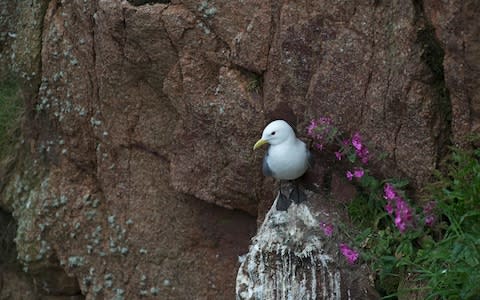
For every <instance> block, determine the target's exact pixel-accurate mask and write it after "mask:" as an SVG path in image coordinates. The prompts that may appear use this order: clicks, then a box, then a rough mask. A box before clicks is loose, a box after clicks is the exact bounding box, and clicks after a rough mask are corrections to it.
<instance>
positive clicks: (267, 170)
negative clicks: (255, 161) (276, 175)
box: [262, 152, 273, 176]
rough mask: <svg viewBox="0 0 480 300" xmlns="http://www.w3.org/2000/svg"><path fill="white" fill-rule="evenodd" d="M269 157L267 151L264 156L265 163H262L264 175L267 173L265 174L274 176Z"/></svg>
mask: <svg viewBox="0 0 480 300" xmlns="http://www.w3.org/2000/svg"><path fill="white" fill-rule="evenodd" d="M267 159H268V152H267V153H266V154H265V156H264V157H263V163H262V171H263V175H265V176H273V172H272V169H270V166H269V165H268V162H267Z"/></svg>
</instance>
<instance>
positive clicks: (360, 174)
mask: <svg viewBox="0 0 480 300" xmlns="http://www.w3.org/2000/svg"><path fill="white" fill-rule="evenodd" d="M364 174H365V171H364V170H363V169H361V168H356V169H355V171H353V176H354V177H357V178H362V177H363V175H364Z"/></svg>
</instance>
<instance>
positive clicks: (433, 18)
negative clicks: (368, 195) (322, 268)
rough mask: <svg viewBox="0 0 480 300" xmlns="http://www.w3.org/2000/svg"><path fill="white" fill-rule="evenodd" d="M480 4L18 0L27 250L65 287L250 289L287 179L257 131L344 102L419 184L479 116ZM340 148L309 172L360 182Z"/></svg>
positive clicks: (31, 262)
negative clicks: (268, 220)
mask: <svg viewBox="0 0 480 300" xmlns="http://www.w3.org/2000/svg"><path fill="white" fill-rule="evenodd" d="M477 6H478V5H475V1H449V2H448V3H447V2H436V1H427V0H426V1H413V2H411V1H370V0H368V1H367V0H364V1H357V2H351V1H330V0H322V1H316V2H315V1H314V2H299V1H253V0H251V1H250V0H245V1H241V2H236V1H227V0H224V1H223V0H219V1H210V0H208V1H193V0H172V1H163V0H162V1H133V0H132V1H120V0H111V1H106V0H92V1H82V0H72V1H57V0H55V1H47V0H43V1H27V2H25V1H24V2H22V3H21V4H18V5H17V2H15V1H10V0H9V1H2V2H1V3H0V31H1V32H0V42H1V43H0V65H1V66H2V67H1V69H0V80H4V79H5V78H7V77H10V78H13V79H15V80H19V81H21V82H22V83H23V85H22V86H23V92H24V93H23V94H24V97H25V103H26V106H27V107H26V113H25V122H24V125H23V132H24V134H23V137H22V141H23V142H22V144H21V146H20V148H21V149H22V150H21V151H19V153H18V160H17V164H16V165H13V166H12V165H11V164H10V167H9V168H8V171H5V170H3V169H2V170H1V172H0V174H4V176H3V175H2V176H1V177H2V178H0V181H1V184H0V189H1V191H0V192H1V194H0V206H1V207H2V209H3V210H5V211H7V212H9V213H12V215H13V217H14V218H15V220H16V222H17V228H18V230H17V234H16V246H17V252H18V257H19V261H20V262H21V263H22V264H23V265H24V267H25V270H26V271H27V272H28V273H27V274H28V276H33V279H34V280H33V281H32V282H37V283H38V282H41V279H42V276H43V274H46V272H47V271H48V270H55V272H51V273H50V274H53V275H52V276H51V278H48V280H45V282H46V284H47V287H48V289H49V290H52V291H53V290H57V291H59V290H58V288H59V287H61V286H67V287H70V288H69V289H67V291H60V292H58V293H59V294H60V293H63V295H66V296H68V293H74V292H75V293H76V292H78V291H80V292H81V293H82V294H83V295H85V297H86V298H87V299H101V298H105V299H111V298H114V297H117V298H118V299H122V298H124V299H136V298H139V297H151V298H161V299H232V298H233V297H234V296H235V274H236V270H237V268H238V262H237V256H238V255H240V254H243V253H245V252H246V251H247V246H248V243H249V239H250V238H251V237H252V236H253V235H254V231H255V227H256V220H258V221H259V222H261V220H263V219H264V218H265V214H266V212H267V211H268V210H269V209H270V207H271V202H272V199H273V198H274V194H275V193H274V185H273V181H272V180H271V179H264V178H263V176H262V175H261V172H260V164H261V156H262V155H261V153H255V154H254V153H252V151H251V147H252V145H253V143H254V142H255V141H256V140H257V139H258V137H259V136H260V133H261V130H262V128H263V127H264V125H265V124H266V123H267V122H268V121H269V120H271V119H275V118H284V119H287V120H288V121H291V122H292V123H294V124H296V125H297V128H298V130H299V133H300V135H303V133H304V129H303V128H304V126H305V125H306V124H307V123H308V121H309V120H310V119H312V118H317V117H319V116H321V115H322V116H329V117H332V119H333V120H334V121H335V122H336V123H337V124H338V125H339V126H340V128H341V129H342V130H343V131H346V132H352V131H354V130H359V131H361V132H362V133H363V134H364V136H365V138H366V139H368V140H369V141H370V142H371V149H372V152H373V154H379V153H386V154H387V155H388V157H387V159H386V161H385V162H386V163H385V164H382V165H378V166H375V168H374V169H375V170H374V171H375V172H378V173H381V174H384V175H402V176H406V177H408V178H409V179H411V181H412V182H413V183H414V185H415V186H416V187H421V186H422V185H423V184H424V183H426V182H428V180H429V176H430V173H431V171H432V170H434V169H435V168H436V167H437V163H438V162H439V161H440V160H441V158H442V157H443V155H444V153H445V149H446V148H447V146H448V145H449V143H450V140H453V141H454V142H458V143H465V141H466V137H467V135H469V134H470V133H474V132H478V130H479V124H480V121H479V120H480V117H479V112H480V106H479V98H478V95H479V93H478V91H479V89H480V88H479V86H480V84H479V82H478V80H479V79H478V78H479V76H478V66H479V65H480V64H479V63H478V62H479V55H478V54H479V51H478V49H479V47H478V46H479V41H478V38H477V36H478V24H477V23H478V22H476V20H477V19H478V17H479V12H478V8H477ZM20 148H19V149H20ZM10 161H11V160H10ZM322 164H323V165H322ZM1 166H2V168H4V166H5V165H4V164H2V165H1ZM326 168H328V162H326V161H323V162H322V160H320V162H319V163H318V164H317V166H316V169H315V171H314V172H312V176H311V178H310V181H311V182H312V183H313V184H314V186H320V187H321V185H322V184H324V183H326V185H328V186H330V187H331V191H332V193H333V194H334V195H335V196H334V198H335V199H337V200H338V201H348V198H349V196H350V195H351V194H352V193H353V192H354V191H353V192H352V187H351V186H348V185H346V184H345V182H344V181H343V178H342V176H341V175H338V174H337V175H335V176H333V177H331V178H330V177H329V176H324V175H325V172H326V171H325V170H326ZM329 180H330V181H331V182H328V181H329ZM334 210H335V212H336V213H338V214H339V215H341V214H342V213H344V212H342V211H341V209H339V208H338V207H336V208H334ZM314 211H315V212H320V211H321V209H320V210H314ZM255 218H257V219H255ZM325 247H326V248H327V249H328V247H329V246H328V245H326V246H325ZM341 268H343V266H342V267H341ZM13 270H16V269H13ZM9 272H10V271H9ZM22 276H23V275H18V276H12V277H11V278H19V279H18V280H19V282H24V281H23V279H22V278H23V277H22ZM28 278H30V277H27V279H28ZM30 279H32V278H30ZM30 279H28V280H30ZM44 279H45V278H44ZM28 280H27V281H25V282H29V283H28V284H27V283H25V284H26V285H25V289H28V286H32V285H29V284H30V283H31V282H30V281H28ZM72 282H73V283H72ZM37 285H38V284H37ZM22 286H23V283H22ZM32 288H34V289H37V290H38V287H37V286H35V285H33V287H32Z"/></svg>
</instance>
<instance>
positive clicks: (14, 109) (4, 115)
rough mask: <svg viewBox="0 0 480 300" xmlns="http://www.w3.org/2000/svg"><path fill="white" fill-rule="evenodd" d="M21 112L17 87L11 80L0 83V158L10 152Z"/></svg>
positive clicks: (21, 106) (20, 101)
mask: <svg viewBox="0 0 480 300" xmlns="http://www.w3.org/2000/svg"><path fill="white" fill-rule="evenodd" d="M22 112H23V103H22V99H21V97H20V96H19V87H18V85H17V84H15V83H13V82H1V83H0V159H2V158H3V157H4V156H5V155H7V154H8V153H9V152H11V149H12V146H13V145H14V143H15V141H16V140H17V135H18V134H19V133H18V128H19V124H20V122H19V120H20V116H21V114H22Z"/></svg>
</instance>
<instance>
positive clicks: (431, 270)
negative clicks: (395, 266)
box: [416, 149, 480, 299]
mask: <svg viewBox="0 0 480 300" xmlns="http://www.w3.org/2000/svg"><path fill="white" fill-rule="evenodd" d="M447 168H448V173H447V174H446V175H438V177H439V179H438V182H437V183H436V184H435V185H434V186H432V188H431V194H432V196H433V197H434V198H435V199H437V201H438V203H439V210H440V211H441V213H442V216H443V222H442V223H440V224H439V226H438V227H439V228H440V229H439V230H440V238H437V239H436V240H435V241H434V242H433V243H431V244H429V245H428V246H426V247H423V248H422V249H420V250H419V253H418V257H417V260H416V264H417V267H418V270H417V271H418V273H419V274H420V276H419V279H421V280H424V281H426V282H427V283H428V286H429V288H430V289H431V291H432V293H431V295H430V297H429V299H434V297H440V298H442V299H478V298H476V297H479V296H480V284H479V283H480V272H479V268H480V150H479V149H476V150H472V151H462V150H458V149H457V150H455V151H454V152H453V153H452V155H451V159H450V160H449V162H448V165H447Z"/></svg>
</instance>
